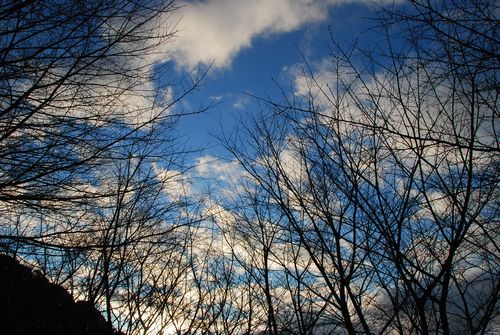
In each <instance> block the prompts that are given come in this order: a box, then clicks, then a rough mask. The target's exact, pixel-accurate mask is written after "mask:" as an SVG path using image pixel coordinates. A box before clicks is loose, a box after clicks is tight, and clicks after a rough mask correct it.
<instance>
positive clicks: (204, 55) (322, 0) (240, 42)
mask: <svg viewBox="0 0 500 335" xmlns="http://www.w3.org/2000/svg"><path fill="white" fill-rule="evenodd" d="M350 2H358V3H367V4H369V3H372V2H371V1H369V0H272V1H269V0H252V1H247V0H211V1H192V2H189V1H184V2H181V3H180V5H181V6H183V7H181V8H180V9H179V10H178V11H177V12H176V13H175V15H177V16H178V17H179V18H180V24H179V25H178V27H177V28H178V29H179V32H178V34H177V38H176V40H175V41H174V50H175V52H174V54H173V57H174V59H175V61H176V62H177V64H178V65H180V66H182V67H184V68H187V69H193V68H195V67H196V66H197V65H200V64H202V65H208V64H211V63H212V62H214V63H213V66H214V67H215V68H222V67H226V66H229V65H231V61H232V59H233V58H234V57H235V56H236V55H237V54H238V52H240V51H241V50H242V49H244V48H248V47H250V46H251V44H252V40H253V39H254V38H256V37H258V36H263V35H264V36H265V35H269V34H279V33H287V32H291V31H293V30H296V29H298V28H300V27H301V26H303V25H305V24H307V23H314V22H321V21H324V20H326V19H327V17H328V9H329V8H330V7H331V6H334V5H341V4H346V3H350ZM379 2H386V0H383V1H382V0H381V1H379ZM391 2H392V1H391Z"/></svg>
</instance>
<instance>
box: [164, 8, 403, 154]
mask: <svg viewBox="0 0 500 335" xmlns="http://www.w3.org/2000/svg"><path fill="white" fill-rule="evenodd" d="M393 2H394V1H393V0H388V1H382V0H379V1H378V2H377V5H384V4H392V3H393ZM178 4H179V5H180V8H179V9H178V10H177V11H176V12H175V14H174V17H172V20H173V21H174V22H178V23H177V26H176V29H177V34H176V37H175V39H174V41H173V42H172V49H173V50H174V53H173V55H172V57H173V63H174V64H175V65H174V69H175V71H176V72H177V75H180V76H183V75H189V74H190V73H194V72H196V70H197V69H200V68H206V67H207V66H210V70H209V72H208V74H207V76H206V78H205V80H204V82H203V86H202V87H200V88H199V89H198V90H197V91H196V92H195V93H194V94H192V95H190V96H189V97H188V98H187V99H185V100H184V101H183V102H182V108H184V109H186V111H190V110H195V109H196V108H197V107H198V106H200V105H207V104H210V103H211V102H216V105H215V106H214V107H212V108H211V109H209V110H208V111H206V112H204V113H203V114H201V115H195V116H190V117H186V118H183V119H182V120H181V122H180V124H179V128H178V131H179V133H180V134H182V135H184V136H183V141H184V142H186V143H187V145H188V146H189V147H191V148H204V150H203V151H202V152H198V153H197V154H196V155H198V156H200V155H202V156H208V155H209V156H225V153H224V151H223V149H222V148H221V146H220V145H219V144H218V141H217V140H216V138H215V137H214V136H217V134H220V133H221V130H223V131H224V132H226V133H231V132H232V131H233V130H234V128H235V126H236V124H237V122H238V121H237V120H239V119H245V118H246V117H247V116H251V115H252V113H255V112H256V111H257V109H258V105H257V99H256V98H254V97H252V96H257V97H270V98H273V97H277V98H279V95H280V89H279V87H278V85H280V86H282V87H284V88H287V89H290V90H291V91H294V90H297V89H298V88H297V83H298V77H297V76H298V75H299V73H300V71H299V69H300V68H301V66H302V64H303V63H304V60H307V62H308V63H309V64H311V65H312V67H313V70H314V71H321V69H322V67H324V66H323V65H324V64H325V61H327V60H328V55H329V53H330V51H329V50H330V49H329V47H330V40H331V38H330V36H331V35H330V32H331V33H332V35H333V36H334V38H336V39H337V40H338V41H339V42H341V43H343V44H345V45H350V44H352V43H354V42H355V41H358V42H360V43H366V42H374V41H373V36H374V35H373V34H372V33H371V32H372V30H371V29H370V28H372V27H373V26H374V25H375V22H374V21H373V20H370V19H369V18H370V17H374V15H375V13H374V11H375V10H376V5H374V3H373V2H372V1H368V0H205V1H184V2H178ZM195 159H196V157H195Z"/></svg>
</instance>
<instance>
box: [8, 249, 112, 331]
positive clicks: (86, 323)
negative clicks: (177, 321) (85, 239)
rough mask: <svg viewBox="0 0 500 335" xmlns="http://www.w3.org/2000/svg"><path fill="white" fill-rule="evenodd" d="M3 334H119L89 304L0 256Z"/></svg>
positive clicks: (26, 268)
mask: <svg viewBox="0 0 500 335" xmlns="http://www.w3.org/2000/svg"><path fill="white" fill-rule="evenodd" d="M0 304H1V305H2V308H1V309H2V310H3V312H1V314H0V320H1V322H0V325H1V326H0V327H1V328H2V331H1V333H2V334H6V335H7V334H13V335H14V334H16V335H23V334H30V335H31V334H40V335H42V334H47V335H48V334H51V335H53V334H75V335H87V334H88V335H91V334H92V335H94V334H96V335H100V334H102V335H110V334H114V335H119V334H121V333H119V332H117V331H115V330H113V329H112V328H111V327H110V326H109V325H108V323H107V322H106V320H105V319H104V317H103V316H102V315H101V314H100V313H99V312H98V311H97V310H96V309H95V308H94V306H93V305H92V304H90V303H88V302H84V301H79V302H76V303H75V302H74V301H73V298H72V297H71V295H70V294H69V293H68V292H67V291H66V290H65V289H64V288H62V287H61V286H59V285H55V284H51V283H49V281H48V280H47V279H46V278H45V277H44V276H43V275H41V274H39V273H36V272H33V271H31V269H30V268H28V267H26V266H24V265H21V264H19V262H17V261H16V260H14V259H13V258H11V257H9V256H6V255H2V254H0Z"/></svg>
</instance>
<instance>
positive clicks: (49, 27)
mask: <svg viewBox="0 0 500 335" xmlns="http://www.w3.org/2000/svg"><path fill="white" fill-rule="evenodd" d="M175 9H176V5H175V4H174V2H173V1H134V0H130V1H129V0H125V1H124V0H95V1H94V0H92V1H78V0H74V1H73V0H68V1H66V0H47V1H31V0H27V1H24V0H23V1H1V2H0V222H1V223H0V252H2V253H5V254H9V255H12V256H14V257H16V258H18V259H20V260H21V261H23V262H24V263H29V264H31V265H33V266H35V267H36V268H38V269H39V270H40V271H42V273H43V274H44V275H46V276H47V277H48V278H50V280H51V281H53V282H55V283H56V284H60V285H63V286H64V287H66V288H67V289H68V290H70V292H71V293H72V294H73V296H74V297H75V298H77V299H84V300H87V301H88V302H89V303H90V304H93V305H96V306H97V308H99V309H100V310H101V311H103V312H105V313H104V314H105V317H106V320H107V322H109V323H113V326H114V327H115V328H119V329H120V330H122V331H123V332H126V333H138V332H141V333H146V332H147V331H148V329H150V328H151V327H152V325H153V324H155V325H156V324H157V320H158V318H159V316H158V313H154V312H151V311H148V312H147V313H146V312H145V310H147V307H148V305H149V306H150V305H153V304H155V305H156V306H163V305H164V304H165V303H166V302H167V301H169V299H173V297H178V296H179V295H178V292H177V291H176V290H179V289H177V288H176V287H178V286H179V285H180V282H181V279H182V278H185V277H186V275H185V273H186V271H185V266H187V265H189V264H191V263H190V261H189V258H188V257H187V256H186V255H187V254H188V252H187V250H189V248H188V247H189V234H190V230H189V229H188V228H186V227H187V226H189V225H190V224H191V223H192V222H193V218H191V217H190V216H189V211H191V210H194V209H193V208H194V207H192V206H191V205H192V204H190V203H189V201H187V199H186V198H185V197H183V196H182V195H176V196H174V195H175V194H174V195H173V193H175V192H171V182H172V179H175V178H178V177H179V176H180V175H182V173H183V171H184V170H183V169H184V162H183V156H184V155H183V150H184V149H183V148H182V147H181V145H180V143H178V141H177V140H176V134H175V132H174V130H175V128H174V126H175V124H176V122H177V120H178V118H179V117H180V116H181V115H185V114H186V113H185V112H182V111H179V108H175V105H176V103H177V102H178V101H179V100H180V99H182V98H183V97H184V96H185V95H186V94H188V93H189V92H191V91H192V90H193V89H195V88H196V87H197V85H198V84H199V82H200V80H201V79H202V74H200V75H199V76H198V77H195V78H191V79H189V80H187V81H186V80H183V81H180V82H177V83H175V82H173V81H168V80H166V78H168V77H167V75H166V71H167V70H168V67H167V65H166V63H165V60H166V59H167V58H168V46H169V45H170V44H169V43H170V42H171V39H172V38H173V37H174V34H175V24H173V23H175V22H172V13H173V12H174V11H175ZM174 92H175V94H174ZM169 303H172V301H169ZM179 305H180V304H179ZM160 310H161V309H160ZM164 310H165V308H163V311H164ZM175 317H176V316H175V315H174V314H172V315H171V318H175ZM167 324H168V322H164V323H163V324H162V326H163V327H165V326H166V325H167Z"/></svg>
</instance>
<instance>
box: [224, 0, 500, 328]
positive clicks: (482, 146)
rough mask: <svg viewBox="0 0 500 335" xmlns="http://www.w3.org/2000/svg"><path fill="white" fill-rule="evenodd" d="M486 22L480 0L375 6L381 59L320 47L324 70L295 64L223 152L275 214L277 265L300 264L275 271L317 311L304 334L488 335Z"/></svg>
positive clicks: (490, 82) (490, 245)
mask: <svg viewBox="0 0 500 335" xmlns="http://www.w3.org/2000/svg"><path fill="white" fill-rule="evenodd" d="M496 15H497V11H496V6H495V4H494V2H492V1H465V2H464V1H460V2H454V1H442V2H441V1H438V2H430V1H411V2H410V3H408V4H405V5H402V6H400V7H395V8H389V9H382V12H381V18H380V21H378V22H380V26H379V28H380V31H381V33H382V34H383V35H382V36H385V37H386V39H385V44H384V45H383V46H382V45H378V46H377V47H375V48H372V49H361V48H357V47H354V48H344V47H341V46H340V44H339V43H336V42H335V40H334V39H333V42H332V43H333V47H332V58H331V61H330V63H329V71H328V73H321V76H319V75H316V73H315V71H314V69H312V68H310V67H308V66H306V67H305V68H304V70H303V75H302V77H301V81H300V82H301V83H302V86H301V87H299V88H297V91H296V92H294V93H293V94H291V95H290V94H287V93H286V92H285V93H284V95H283V100H282V101H270V100H264V103H265V104H266V105H267V109H266V110H265V111H264V112H262V113H261V115H260V116H259V117H257V118H255V119H254V120H253V121H254V122H253V123H252V125H251V126H245V127H244V129H243V130H244V131H239V132H238V134H239V135H241V134H242V133H245V136H235V137H233V138H226V139H225V144H226V147H227V148H228V149H229V150H230V152H231V153H232V154H233V155H234V157H235V158H236V159H237V160H238V161H239V162H240V164H241V166H242V167H243V168H244V169H245V170H246V172H247V173H248V174H249V175H250V176H251V177H250V179H249V180H250V182H251V183H253V185H254V187H255V188H256V189H257V190H258V191H256V192H259V193H265V194H267V195H268V196H269V201H267V203H261V202H258V204H259V206H266V207H267V208H269V210H271V209H272V210H273V211H279V214H276V215H274V221H273V222H271V224H272V225H275V226H277V227H280V229H281V230H282V231H284V232H288V235H289V236H290V238H289V242H288V245H289V248H288V250H289V251H290V252H291V253H292V254H291V255H288V254H284V255H283V256H282V257H283V258H285V257H287V258H288V259H293V260H294V262H295V263H297V264H298V265H299V264H300V267H299V268H300V269H299V271H297V270H295V271H290V270H288V271H287V273H288V274H289V275H291V274H295V275H294V279H295V280H297V281H298V282H299V283H300V284H302V286H301V287H302V288H303V290H305V291H308V292H309V293H310V294H312V295H313V296H314V297H315V298H316V299H317V301H320V302H322V303H323V304H324V305H321V303H318V304H317V306H320V307H319V308H317V309H316V312H317V313H319V314H320V315H317V316H316V318H317V323H316V326H315V330H314V331H317V332H320V331H321V332H330V333H348V334H359V333H363V334H385V333H393V332H396V333H415V334H429V333H439V334H452V333H454V332H466V333H470V334H477V333H482V334H484V333H485V332H487V331H490V330H492V329H498V317H497V316H498V306H497V299H496V298H497V292H498V289H499V288H500V286H499V285H500V276H499V273H498V268H499V260H500V259H499V258H498V254H499V245H498V233H499V231H498V218H499V208H498V200H497V199H498V196H499V192H498V191H499V190H498V171H499V165H498V162H499V160H498V158H499V157H498V154H499V147H498V143H499V142H498V141H499V139H498V116H499V115H498V86H499V85H498V74H497V69H498V60H499V54H498V49H497V48H498V47H497V45H498V40H499V39H498V31H497V23H498V19H497V17H496ZM325 77H326V78H329V79H330V81H328V82H324V81H321V80H322V79H320V78H325ZM256 204H257V200H256ZM241 211H243V212H246V210H245V209H244V208H242V209H241ZM277 218H279V219H277ZM245 236H246V237H247V238H248V239H250V240H252V239H254V240H255V241H256V243H260V242H259V241H262V239H261V238H260V237H259V238H257V237H256V236H255V234H253V233H251V232H247V233H246V234H245ZM272 236H273V235H272V234H271V235H270V234H269V232H268V233H267V234H266V238H267V239H269V238H271V237H272ZM275 250H276V249H275ZM294 250H295V252H298V251H297V250H302V251H303V254H301V255H300V256H295V257H293V254H294ZM296 255H297V254H296ZM283 263H284V264H285V261H283ZM301 271H303V272H305V273H307V274H308V275H309V276H300V275H298V274H299V273H301ZM305 278H309V279H310V280H306V279H305ZM285 287H286V288H287V289H288V290H290V289H291V286H285ZM296 329H299V330H300V329H303V328H301V327H296ZM297 333H306V332H305V331H297Z"/></svg>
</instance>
